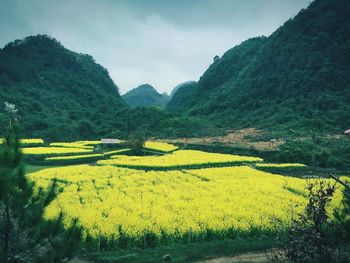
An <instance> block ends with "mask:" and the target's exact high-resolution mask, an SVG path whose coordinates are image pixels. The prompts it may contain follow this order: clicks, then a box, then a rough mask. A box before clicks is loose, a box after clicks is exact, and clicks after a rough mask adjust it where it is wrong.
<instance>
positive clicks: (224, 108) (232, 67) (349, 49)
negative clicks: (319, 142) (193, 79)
mask: <svg viewBox="0 0 350 263" xmlns="http://www.w3.org/2000/svg"><path fill="white" fill-rule="evenodd" d="M349 14H350V1H348V0H316V1H314V2H313V3H311V4H310V6H309V7H308V8H307V9H306V10H302V11H300V13H299V14H298V15H297V16H296V17H294V18H293V19H290V20H288V21H287V22H286V23H285V24H284V25H283V26H282V27H280V28H279V29H278V30H277V31H276V32H274V33H273V34H272V35H271V36H269V37H259V38H253V39H249V40H247V41H245V42H243V43H242V44H240V45H238V46H236V47H234V48H233V49H231V50H229V51H228V52H226V53H225V54H224V55H223V56H222V57H221V58H218V57H217V58H216V59H215V60H214V62H213V64H212V65H210V67H209V68H208V70H207V71H206V72H205V73H204V74H203V76H202V77H201V78H200V80H199V82H198V84H197V85H192V86H191V87H190V88H186V89H185V88H183V89H180V90H178V91H177V92H176V96H174V97H173V98H172V100H171V101H170V102H169V104H168V109H169V110H172V111H185V112H187V113H188V114H190V115H194V116H210V118H211V119H212V120H215V122H217V123H219V124H221V125H224V126H227V127H237V128H240V127H260V128H267V129H273V130H276V129H277V130H291V129H292V130H303V131H310V130H317V131H325V132H341V131H343V130H344V129H346V128H349V127H350V121H349V120H350V15H349Z"/></svg>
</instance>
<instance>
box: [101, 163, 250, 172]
mask: <svg viewBox="0 0 350 263" xmlns="http://www.w3.org/2000/svg"><path fill="white" fill-rule="evenodd" d="M246 163H247V162H226V163H202V164H189V165H177V166H146V165H126V164H103V163H99V162H98V163H97V164H98V165H110V166H116V167H122V168H129V169H135V170H145V171H171V170H191V169H202V168H217V167H231V166H242V165H245V164H246Z"/></svg>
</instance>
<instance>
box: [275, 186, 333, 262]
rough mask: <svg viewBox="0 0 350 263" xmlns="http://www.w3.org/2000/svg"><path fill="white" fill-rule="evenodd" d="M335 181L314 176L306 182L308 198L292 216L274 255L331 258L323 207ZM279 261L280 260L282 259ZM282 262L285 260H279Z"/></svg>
mask: <svg viewBox="0 0 350 263" xmlns="http://www.w3.org/2000/svg"><path fill="white" fill-rule="evenodd" d="M335 189H336V188H335V184H333V185H331V184H330V183H326V181H323V180H318V181H315V182H309V184H308V187H307V190H308V192H309V202H308V204H307V206H306V207H305V209H304V212H303V213H301V214H299V215H298V218H297V219H294V220H293V225H292V227H291V229H290V231H289V232H288V233H287V235H286V237H285V240H284V244H283V246H282V250H281V254H279V253H278V254H277V255H275V256H276V259H281V258H282V259H283V258H288V259H289V260H290V261H292V262H303V263H312V262H335V258H334V257H335V253H334V249H333V244H332V240H331V237H330V236H329V232H330V231H329V230H330V229H331V227H332V225H331V224H329V222H328V219H329V215H328V214H327V211H326V208H327V206H328V205H329V203H330V201H331V199H332V197H333V195H334V192H335ZM282 261H283V260H282ZM283 262H285V261H283Z"/></svg>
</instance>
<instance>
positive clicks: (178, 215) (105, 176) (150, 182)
mask: <svg viewBox="0 0 350 263" xmlns="http://www.w3.org/2000/svg"><path fill="white" fill-rule="evenodd" d="M214 156H215V155H214ZM139 158H140V157H139ZM158 158H161V157H158ZM214 159H215V157H214ZM114 160H118V159H113V161H114ZM28 177H29V179H30V180H31V181H33V182H35V184H36V186H37V187H43V188H46V187H48V186H49V185H50V184H51V181H52V180H53V179H55V178H56V179H58V182H59V187H62V192H60V193H59V194H58V196H57V197H56V199H55V200H54V201H53V203H51V204H50V205H49V207H47V209H46V212H45V217H46V219H53V218H56V217H58V215H59V214H60V212H61V211H62V212H63V214H64V223H65V225H67V226H69V225H70V224H71V222H72V220H73V219H78V224H79V225H80V226H82V228H83V231H84V236H85V237H91V238H93V239H97V238H103V239H105V240H108V241H109V242H110V243H113V242H114V241H115V242H116V244H120V241H121V240H124V242H126V243H128V244H129V245H130V244H131V245H135V246H142V245H145V244H144V243H145V242H146V243H147V242H149V243H152V242H153V243H156V244H161V243H169V242H176V241H181V240H186V241H188V240H208V239H209V238H228V237H231V238H233V237H237V236H254V237H255V236H260V235H266V234H267V235H268V234H269V233H273V232H274V231H275V226H276V225H277V224H278V225H279V228H280V226H281V225H283V226H285V227H288V226H289V225H290V223H291V216H292V215H293V214H295V213H296V212H299V211H300V210H301V209H302V207H303V206H304V205H305V204H306V202H307V199H306V197H305V196H306V192H305V185H306V181H305V180H303V179H298V178H292V177H283V176H279V175H274V174H271V173H267V172H262V171H258V170H255V169H253V168H250V167H247V166H235V167H225V168H207V169H193V170H175V171H143V170H134V169H128V168H122V167H115V166H109V165H107V166H89V165H78V166H66V167H60V168H50V169H45V170H41V171H39V172H35V173H32V174H29V175H28ZM340 200H341V193H340V191H338V192H337V193H336V196H335V198H334V200H333V203H334V206H336V205H337V204H339V202H340Z"/></svg>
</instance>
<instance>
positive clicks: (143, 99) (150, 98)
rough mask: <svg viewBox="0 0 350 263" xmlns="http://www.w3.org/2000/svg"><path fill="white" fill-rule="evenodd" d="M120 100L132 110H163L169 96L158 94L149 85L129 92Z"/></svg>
mask: <svg viewBox="0 0 350 263" xmlns="http://www.w3.org/2000/svg"><path fill="white" fill-rule="evenodd" d="M122 98H123V99H124V100H125V102H126V103H127V104H128V105H129V106H130V107H132V108H136V107H157V108H164V107H165V105H166V103H167V102H168V101H169V96H168V95H167V94H164V93H163V94H159V93H158V91H157V90H156V89H155V88H154V87H152V86H151V85H149V84H143V85H140V86H138V87H137V88H135V89H132V90H130V91H129V92H127V93H126V94H124V95H123V96H122Z"/></svg>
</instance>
